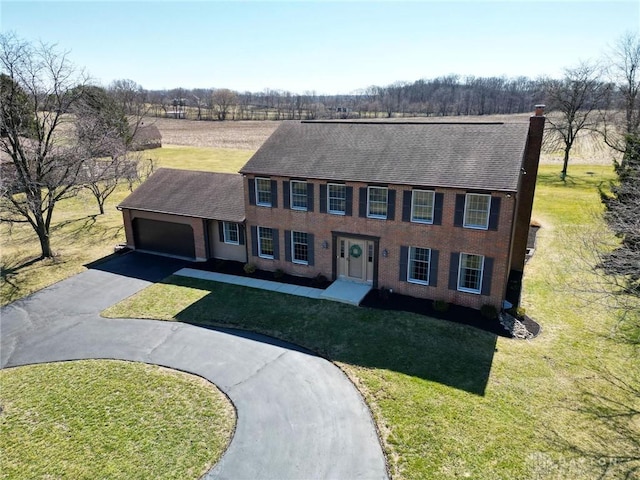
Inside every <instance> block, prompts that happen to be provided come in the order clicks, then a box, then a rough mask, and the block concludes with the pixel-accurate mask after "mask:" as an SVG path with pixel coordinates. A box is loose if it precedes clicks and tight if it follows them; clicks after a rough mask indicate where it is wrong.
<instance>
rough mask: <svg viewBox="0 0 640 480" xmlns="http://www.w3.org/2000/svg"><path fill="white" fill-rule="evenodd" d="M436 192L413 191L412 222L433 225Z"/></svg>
mask: <svg viewBox="0 0 640 480" xmlns="http://www.w3.org/2000/svg"><path fill="white" fill-rule="evenodd" d="M434 198H435V192H434V191H432V190H413V191H412V192H411V221H412V222H418V223H433V208H434Z"/></svg>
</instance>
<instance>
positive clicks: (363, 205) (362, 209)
mask: <svg viewBox="0 0 640 480" xmlns="http://www.w3.org/2000/svg"><path fill="white" fill-rule="evenodd" d="M358 202H359V210H358V212H359V215H360V217H363V218H366V216H367V187H360V198H359V199H358Z"/></svg>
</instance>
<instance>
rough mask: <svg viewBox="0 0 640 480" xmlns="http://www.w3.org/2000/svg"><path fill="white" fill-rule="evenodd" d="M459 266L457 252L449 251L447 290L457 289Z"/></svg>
mask: <svg viewBox="0 0 640 480" xmlns="http://www.w3.org/2000/svg"><path fill="white" fill-rule="evenodd" d="M463 197H464V196H463ZM459 266H460V254H459V253H458V252H451V258H450V260H449V290H457V289H458V267H459Z"/></svg>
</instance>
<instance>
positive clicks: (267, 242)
mask: <svg viewBox="0 0 640 480" xmlns="http://www.w3.org/2000/svg"><path fill="white" fill-rule="evenodd" d="M273 252H274V250H273V229H271V228H266V227H258V255H259V256H261V257H263V258H273Z"/></svg>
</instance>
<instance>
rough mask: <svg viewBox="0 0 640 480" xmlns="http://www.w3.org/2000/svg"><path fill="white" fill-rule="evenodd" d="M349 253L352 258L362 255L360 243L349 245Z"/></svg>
mask: <svg viewBox="0 0 640 480" xmlns="http://www.w3.org/2000/svg"><path fill="white" fill-rule="evenodd" d="M349 255H350V256H352V257H353V258H358V257H359V256H360V255H362V248H360V245H351V248H349Z"/></svg>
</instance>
